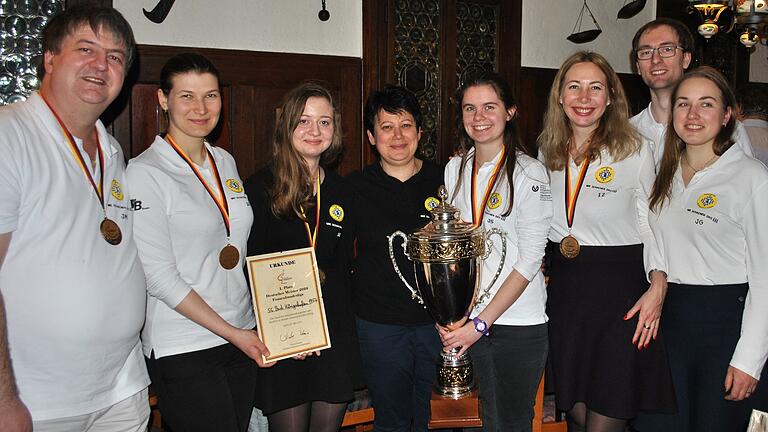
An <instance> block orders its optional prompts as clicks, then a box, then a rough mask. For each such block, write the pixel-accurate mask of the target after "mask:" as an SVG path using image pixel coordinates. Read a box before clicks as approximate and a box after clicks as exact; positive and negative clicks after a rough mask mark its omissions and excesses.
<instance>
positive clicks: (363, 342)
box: [348, 86, 443, 431]
mask: <svg viewBox="0 0 768 432" xmlns="http://www.w3.org/2000/svg"><path fill="white" fill-rule="evenodd" d="M365 127H366V130H367V135H368V140H369V141H370V143H371V145H373V146H374V147H375V148H376V152H377V154H378V156H379V157H378V161H376V162H374V163H373V164H371V165H369V166H368V167H366V168H365V169H363V171H359V172H355V173H353V174H352V175H350V176H349V177H348V180H349V182H350V184H351V186H352V187H353V189H354V190H355V192H356V197H355V198H356V201H355V207H354V208H355V215H356V221H357V222H358V229H357V230H356V237H357V243H356V244H357V248H356V251H357V254H356V258H355V261H354V271H353V276H352V281H353V299H354V305H355V314H356V315H357V332H358V337H359V340H360V351H361V354H362V356H363V366H364V371H365V377H366V381H367V384H368V389H369V391H370V394H371V398H372V401H373V405H374V408H375V410H376V418H375V423H374V428H375V430H387V431H411V430H413V431H426V430H427V422H428V421H429V400H430V395H431V388H432V384H433V382H434V380H435V374H436V364H437V360H438V357H439V355H440V349H441V348H442V344H441V343H440V339H439V337H438V335H437V330H436V329H435V326H434V321H433V320H432V319H431V318H430V316H429V314H428V313H427V311H426V310H425V309H424V308H423V306H421V305H420V304H418V303H417V302H416V301H415V300H413V299H412V298H411V293H410V292H409V290H408V288H407V287H406V286H405V285H404V284H403V283H402V281H401V280H400V278H399V277H398V276H397V274H396V273H395V270H394V268H393V266H392V263H391V261H390V257H389V249H388V243H387V236H388V235H390V234H392V233H393V232H394V231H397V230H401V231H404V232H413V231H415V230H416V229H418V228H421V227H422V226H424V225H425V224H426V223H427V222H429V220H430V217H431V216H430V210H431V209H432V208H433V207H434V206H435V205H437V204H438V201H437V199H436V198H435V196H436V195H437V188H438V187H439V186H440V185H441V184H442V181H443V171H442V169H441V168H438V167H437V166H435V165H433V164H431V163H429V162H427V161H423V160H420V159H418V158H416V157H415V154H416V150H417V147H418V144H419V138H420V137H421V111H420V110H419V104H418V101H417V100H416V97H415V96H414V95H413V94H412V93H411V92H409V91H408V90H406V89H404V88H402V87H395V86H387V87H386V88H384V90H382V91H379V92H376V93H374V94H373V95H371V97H370V98H369V99H368V101H367V103H366V107H365ZM396 246H399V244H396ZM398 249H399V248H398ZM396 255H397V256H398V266H399V267H400V270H401V271H402V272H403V274H404V276H405V278H406V280H409V281H413V280H414V276H413V266H412V264H411V263H409V262H408V260H407V259H405V257H404V256H403V255H402V253H401V254H396Z"/></svg>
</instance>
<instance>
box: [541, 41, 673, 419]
mask: <svg viewBox="0 0 768 432" xmlns="http://www.w3.org/2000/svg"><path fill="white" fill-rule="evenodd" d="M628 117H629V107H628V104H627V99H626V96H625V94H624V89H623V87H622V85H621V82H620V81H619V78H618V76H617V75H616V73H615V72H614V70H613V68H612V67H611V66H610V64H608V62H607V61H606V60H605V58H603V57H602V56H601V55H599V54H596V53H590V52H577V53H575V54H573V55H572V56H570V57H569V58H568V59H567V60H565V62H564V63H563V65H562V66H561V68H560V70H559V71H558V73H557V75H556V77H555V81H554V83H553V84H552V89H551V91H550V94H549V101H548V107H547V111H546V113H545V116H544V129H543V132H542V133H541V135H540V136H539V138H538V143H539V150H540V155H539V157H540V159H541V160H542V161H543V162H544V164H545V165H546V166H547V169H548V170H549V173H550V178H551V182H552V197H553V200H554V203H555V205H554V217H553V218H552V226H551V229H550V231H549V240H550V244H549V246H548V248H547V255H548V260H547V262H548V264H549V286H548V288H547V291H548V299H547V314H548V315H549V318H550V321H549V329H550V353H551V357H550V359H551V361H552V367H553V379H554V384H555V396H556V401H557V405H558V407H559V408H560V409H563V410H566V411H567V418H568V430H569V431H571V432H572V431H583V430H587V431H590V432H613V431H615V432H623V431H624V428H625V426H626V423H627V420H629V419H632V418H634V417H635V416H636V415H637V414H638V412H640V411H662V412H670V411H674V409H675V403H674V393H673V390H672V385H671V381H670V377H669V367H668V365H667V363H666V354H665V352H664V345H663V344H662V341H661V340H657V338H658V339H660V338H661V333H660V332H659V317H660V315H661V306H662V303H663V302H664V295H665V293H666V279H665V275H664V273H663V272H661V271H658V270H656V269H660V268H661V262H660V258H659V251H658V247H657V245H656V241H655V240H654V238H653V235H652V234H651V232H650V228H649V227H648V194H649V192H650V187H651V185H652V184H653V179H654V164H653V157H652V154H651V150H650V148H649V146H648V145H647V143H646V142H644V141H642V139H641V138H640V136H639V135H638V133H637V132H636V131H635V130H634V129H633V128H632V127H631V126H630V124H629V122H628ZM649 273H650V275H649ZM649 277H650V281H651V283H650V286H649V281H648V278H649Z"/></svg>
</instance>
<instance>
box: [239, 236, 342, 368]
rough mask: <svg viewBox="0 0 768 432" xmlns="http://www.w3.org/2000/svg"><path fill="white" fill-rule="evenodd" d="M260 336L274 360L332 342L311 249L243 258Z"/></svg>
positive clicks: (313, 254) (314, 349)
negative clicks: (246, 267)
mask: <svg viewBox="0 0 768 432" xmlns="http://www.w3.org/2000/svg"><path fill="white" fill-rule="evenodd" d="M246 261H247V266H248V276H249V279H250V282H251V296H252V297H253V309H254V311H255V312H256V322H257V324H258V329H257V330H258V332H259V337H260V338H261V340H262V341H264V344H265V345H267V348H268V349H269V356H268V357H266V356H265V357H264V360H265V361H268V362H270V361H275V360H280V359H284V358H288V357H293V356H295V355H298V354H303V353H306V352H310V351H318V350H323V349H326V348H330V347H331V339H330V337H329V336H328V322H327V321H326V317H325V306H324V305H323V292H322V290H321V289H320V275H319V272H318V267H317V259H316V257H315V250H314V249H313V248H311V247H309V248H304V249H294V250H290V251H286V252H277V253H271V254H264V255H256V256H250V257H248V258H246Z"/></svg>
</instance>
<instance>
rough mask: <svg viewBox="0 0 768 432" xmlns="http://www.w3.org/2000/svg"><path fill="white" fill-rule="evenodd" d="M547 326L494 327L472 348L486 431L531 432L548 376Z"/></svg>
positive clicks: (483, 429)
mask: <svg viewBox="0 0 768 432" xmlns="http://www.w3.org/2000/svg"><path fill="white" fill-rule="evenodd" d="M548 347H549V337H548V331H547V324H538V325H532V326H508V325H494V326H493V327H491V334H490V336H487V337H482V338H480V340H479V341H477V342H475V344H474V345H472V346H471V347H470V348H469V355H470V356H471V357H472V363H473V365H474V370H475V380H477V385H478V386H479V390H480V408H481V410H482V416H483V427H482V429H474V430H477V431H484V432H496V431H503V432H530V431H531V425H532V422H533V407H534V405H535V403H536V390H537V389H538V387H539V382H540V381H541V375H542V374H543V373H544V364H545V363H546V360H547V351H548Z"/></svg>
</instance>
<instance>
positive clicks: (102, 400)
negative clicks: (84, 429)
mask: <svg viewBox="0 0 768 432" xmlns="http://www.w3.org/2000/svg"><path fill="white" fill-rule="evenodd" d="M96 130H97V131H98V134H99V142H100V146H101V149H102V152H103V154H104V163H105V167H104V171H105V175H104V184H105V193H104V198H105V201H106V206H107V207H106V211H107V216H108V217H109V218H110V219H112V220H113V221H115V222H116V223H117V224H118V225H119V227H120V230H121V231H122V235H123V239H122V242H121V243H120V244H118V245H116V246H113V245H111V244H108V243H107V242H106V241H105V240H104V238H103V237H102V236H101V233H100V231H99V225H100V223H101V221H102V220H103V218H104V212H103V211H102V207H101V204H99V201H98V198H97V197H96V194H95V192H94V190H93V188H92V187H91V185H90V183H89V182H88V179H87V178H86V177H85V175H84V173H83V171H82V169H81V168H80V165H79V164H78V163H77V162H76V160H75V158H74V156H73V154H72V152H71V150H70V148H69V145H68V144H67V140H66V138H65V136H64V134H63V133H62V131H61V128H60V127H59V123H58V122H57V121H56V118H55V117H54V116H53V113H52V112H51V111H50V109H49V108H48V107H47V106H46V104H45V102H44V101H43V100H42V98H41V97H40V96H39V95H38V94H33V95H32V96H31V97H30V98H29V99H28V100H27V101H25V102H19V103H16V104H13V105H11V106H8V107H3V108H0V154H2V157H0V233H9V232H12V233H13V234H12V237H11V243H10V246H9V248H8V254H7V256H6V258H5V262H4V263H3V265H2V268H0V289H2V292H3V297H4V298H5V308H6V313H7V321H8V340H9V345H10V348H9V349H10V354H11V360H12V361H13V367H14V372H15V376H16V382H17V383H18V386H19V391H20V394H21V399H22V400H23V401H24V403H25V404H26V405H27V407H29V409H30V412H31V413H32V418H33V420H36V421H40V420H49V419H54V418H59V417H68V416H75V415H81V414H87V413H91V412H94V411H98V410H101V409H104V408H107V407H109V406H111V405H113V404H115V403H117V402H119V401H121V400H123V399H125V398H127V397H130V396H132V395H134V394H136V393H137V392H139V391H141V390H142V389H144V388H145V387H146V386H147V385H148V384H149V379H148V377H147V373H146V369H145V366H144V359H143V358H142V356H141V343H140V341H139V331H140V330H141V327H142V325H143V324H144V311H145V300H146V288H145V282H144V273H143V272H142V268H141V263H140V262H139V259H138V256H137V254H136V244H135V243H134V241H133V229H132V227H133V213H132V212H131V211H130V204H129V200H128V190H127V188H126V182H125V162H124V160H123V153H122V151H121V149H120V145H119V144H118V143H117V141H115V139H114V138H112V137H111V136H109V134H107V132H106V130H105V129H104V126H103V125H102V124H101V122H97V123H96ZM76 144H77V146H78V148H79V149H80V151H81V152H83V150H82V141H81V140H79V139H77V140H76ZM83 154H84V153H83ZM84 158H85V160H86V161H88V160H89V159H88V156H87V155H85V156H84ZM98 178H99V177H98V171H97V172H96V177H95V181H97V182H98Z"/></svg>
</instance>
